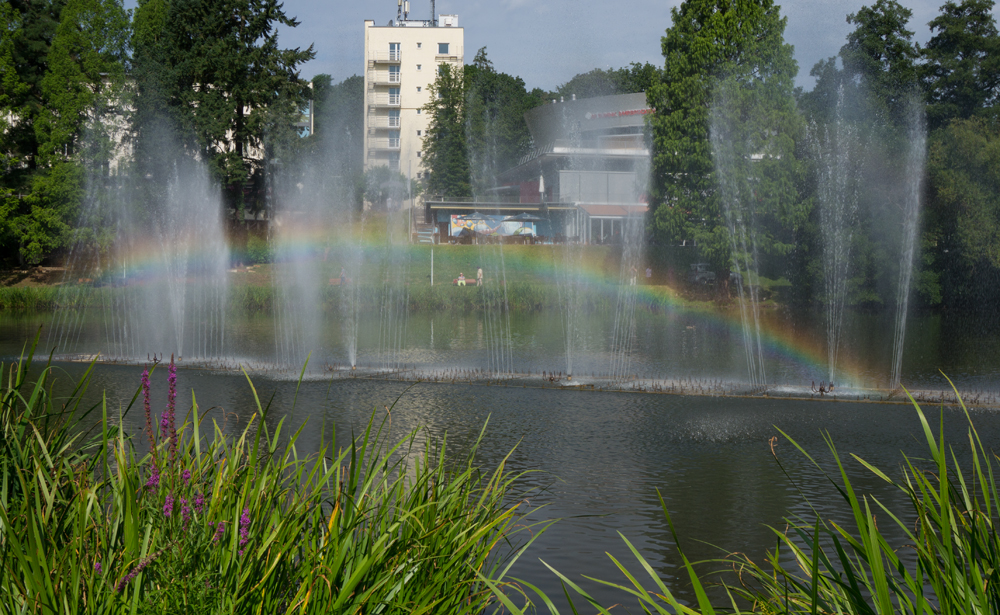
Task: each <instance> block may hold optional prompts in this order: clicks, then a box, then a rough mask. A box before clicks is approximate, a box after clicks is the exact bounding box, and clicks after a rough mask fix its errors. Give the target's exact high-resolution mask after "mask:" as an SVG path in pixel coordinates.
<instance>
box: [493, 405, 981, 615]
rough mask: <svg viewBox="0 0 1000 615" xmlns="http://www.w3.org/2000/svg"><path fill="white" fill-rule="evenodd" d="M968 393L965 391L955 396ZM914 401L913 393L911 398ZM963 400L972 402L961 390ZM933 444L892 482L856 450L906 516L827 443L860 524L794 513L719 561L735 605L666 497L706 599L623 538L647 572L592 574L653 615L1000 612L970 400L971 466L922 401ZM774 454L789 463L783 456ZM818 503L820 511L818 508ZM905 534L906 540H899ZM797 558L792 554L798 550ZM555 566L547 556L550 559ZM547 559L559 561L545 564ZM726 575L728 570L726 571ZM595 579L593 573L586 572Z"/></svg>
mask: <svg viewBox="0 0 1000 615" xmlns="http://www.w3.org/2000/svg"><path fill="white" fill-rule="evenodd" d="M957 395H958V392H957V391H956V396H957ZM911 399H912V398H911ZM959 399H961V398H960V397H959ZM913 405H914V408H915V409H916V412H917V415H918V417H919V419H920V422H921V425H922V428H923V435H924V436H925V438H926V441H927V448H928V451H929V453H930V454H929V457H928V459H926V460H924V459H911V458H908V457H905V456H904V459H903V472H902V478H901V479H899V480H896V479H893V478H891V477H890V476H889V474H887V473H886V472H884V471H883V470H880V469H878V468H876V467H874V466H873V465H871V464H869V463H868V462H866V461H864V460H863V459H861V458H860V457H858V456H857V455H851V457H852V458H853V459H854V460H855V461H857V462H858V463H860V464H862V465H863V466H864V467H865V468H867V469H868V470H869V471H870V472H872V474H874V475H875V476H876V477H878V478H879V479H881V480H883V481H885V482H886V483H888V484H889V485H891V486H892V487H894V488H896V489H898V490H899V491H900V492H901V493H902V494H903V495H904V496H905V500H906V501H908V502H909V503H910V506H911V508H910V510H909V511H907V514H902V513H901V511H899V510H892V509H891V508H889V507H888V506H887V505H886V504H884V503H883V502H881V501H879V500H877V499H875V498H873V497H871V496H866V495H864V494H862V493H859V492H858V491H857V490H856V488H855V487H854V486H853V485H852V483H851V480H850V479H849V477H848V473H847V471H846V469H845V467H844V464H843V462H842V460H841V457H840V455H839V454H838V452H837V449H836V446H835V445H834V443H833V442H832V441H831V440H830V439H829V438H828V437H827V438H826V441H827V445H828V447H829V450H830V452H831V453H832V454H833V458H834V460H835V462H836V467H837V469H838V473H837V474H836V475H835V476H829V475H828V474H827V478H828V479H829V480H830V483H831V486H832V487H833V488H834V489H836V491H837V493H838V494H839V495H840V497H841V498H842V500H843V502H844V503H845V504H846V506H847V508H848V509H849V510H850V512H851V515H852V519H853V522H854V526H855V527H854V528H850V527H845V526H844V525H841V524H837V523H835V522H832V521H827V520H824V519H822V518H820V517H819V516H818V515H817V516H816V517H815V518H812V519H808V518H799V517H796V518H789V519H787V523H788V527H787V528H772V529H773V531H774V535H775V538H776V540H777V547H776V548H775V549H774V550H773V551H772V552H770V553H768V554H767V556H766V557H765V558H764V560H763V561H760V562H757V561H754V560H753V559H751V558H750V557H749V556H747V555H745V554H736V555H733V556H731V557H729V558H726V559H722V560H718V561H717V562H716V563H717V564H720V565H721V566H720V568H722V567H724V568H725V569H728V570H729V571H731V572H733V573H735V574H734V575H732V576H730V577H729V578H735V579H737V580H736V582H732V581H729V582H725V583H722V584H721V586H720V587H719V589H720V594H719V595H721V596H724V597H725V601H724V604H718V603H715V601H713V600H711V599H710V596H709V592H708V591H707V587H708V584H707V583H706V582H705V580H704V578H705V577H704V575H700V574H699V573H697V572H696V571H695V568H694V565H693V564H692V562H690V561H689V560H688V559H687V557H686V556H684V554H683V551H681V549H680V542H679V538H678V535H677V532H676V530H675V528H674V526H673V523H672V522H671V520H670V514H669V512H668V511H667V507H666V504H665V503H664V502H663V499H662V497H661V498H660V504H661V505H662V506H663V513H664V515H665V517H666V519H667V522H668V523H669V525H670V529H671V532H672V533H673V538H674V541H675V544H676V545H677V547H678V551H680V554H681V557H682V560H683V563H684V569H685V572H686V573H687V576H688V581H689V582H690V585H691V588H692V589H693V593H694V595H695V596H696V598H697V605H691V604H686V603H684V602H683V601H682V600H680V599H679V598H678V597H677V595H676V594H675V593H674V592H671V590H670V588H669V587H668V586H667V584H666V582H665V580H664V577H663V576H661V575H660V574H659V573H658V572H657V571H656V570H654V568H653V567H652V566H651V565H650V563H649V562H648V561H647V560H646V559H645V558H644V557H643V556H642V554H641V553H640V552H639V550H638V549H636V548H635V546H633V544H632V543H631V542H630V541H629V540H628V539H627V538H625V537H624V536H622V539H623V541H624V542H625V544H626V545H627V546H628V548H629V550H630V551H631V552H632V554H633V555H634V556H635V558H636V562H637V564H638V569H632V570H630V569H629V567H628V566H626V565H625V564H623V563H621V562H619V561H618V560H617V559H615V558H614V557H613V556H611V555H610V554H609V557H611V559H612V561H613V562H614V564H615V565H616V566H617V567H618V569H619V570H621V571H622V573H624V575H625V576H626V577H627V579H628V583H627V584H625V583H614V582H611V581H604V580H599V579H591V580H594V581H597V582H599V583H601V584H604V585H607V586H610V587H613V588H617V589H618V590H620V591H621V592H622V597H623V600H630V601H632V603H637V604H638V605H640V607H641V608H642V609H643V612H645V613H662V614H666V613H686V614H695V613H702V614H711V613H715V612H717V611H718V612H727V613H767V614H779V613H787V614H806V613H808V614H811V615H815V614H817V613H840V614H845V615H854V614H857V615H862V614H865V615H874V614H879V615H892V614H897V613H898V614H901V615H909V614H913V615H918V614H925V613H926V614H928V615H930V614H932V613H934V614H939V613H940V614H944V613H953V614H962V615H968V614H984V615H985V614H987V613H997V612H1000V533H998V531H997V522H998V517H1000V494H998V490H997V485H996V476H995V470H996V468H997V462H998V461H1000V457H998V456H997V455H996V454H994V453H992V452H989V451H987V449H986V448H985V447H984V446H983V443H982V441H981V440H980V437H979V434H978V433H977V432H976V429H975V426H974V425H973V423H972V420H971V418H970V417H969V413H968V410H967V409H966V408H965V405H964V403H962V409H963V411H964V412H965V416H966V419H967V420H968V423H969V429H968V446H969V451H968V453H969V456H970V459H971V468H969V467H964V468H963V467H961V466H960V464H959V461H958V455H957V454H956V453H955V451H954V449H953V448H952V447H951V446H949V445H948V444H947V443H946V442H945V437H944V418H943V417H944V415H943V414H942V419H941V424H940V427H939V430H938V435H935V433H934V430H933V429H932V428H931V424H930V423H929V422H928V420H927V418H926V416H925V415H924V412H923V410H922V409H921V408H920V406H919V404H917V403H916V402H913ZM782 435H784V436H785V438H786V439H787V440H788V441H789V442H790V443H791V444H792V445H793V446H795V448H796V449H797V450H798V451H799V452H801V454H803V455H804V456H805V457H806V458H807V459H808V460H809V461H810V462H812V463H813V464H814V465H815V466H816V467H817V469H819V470H820V471H821V472H823V473H824V474H826V471H825V470H824V469H823V468H822V467H821V465H820V464H819V463H818V462H817V461H816V459H814V458H813V457H812V456H811V455H810V454H809V453H808V452H807V451H806V450H805V449H803V448H802V446H800V445H799V444H798V443H796V442H795V441H794V440H793V439H792V438H791V437H789V436H787V435H786V434H784V433H782ZM775 459H776V460H777V461H778V463H779V464H780V463H781V461H780V459H779V458H778V456H777V455H775ZM814 510H815V509H814ZM897 536H898V537H902V538H895V537H897ZM789 556H790V557H789ZM543 563H544V562H543ZM546 566H548V564H546ZM549 568H550V569H551V570H552V571H553V572H554V573H555V574H556V575H557V576H558V577H559V579H560V581H561V582H562V584H563V587H564V590H565V592H566V594H565V595H566V599H567V601H568V603H569V604H570V608H571V609H572V610H573V612H574V613H576V612H577V607H576V605H575V604H574V597H575V598H576V601H577V602H584V603H586V604H587V605H588V607H590V608H592V609H596V610H597V611H598V612H600V613H605V614H607V613H610V611H609V610H608V609H607V608H606V607H604V606H602V605H600V604H598V603H597V601H596V600H594V599H593V598H592V597H591V596H590V595H589V594H588V593H587V592H586V591H585V590H584V589H582V588H581V587H580V586H579V585H578V584H577V583H574V582H573V581H572V580H571V579H570V578H568V577H566V576H565V575H563V574H561V573H560V572H558V571H556V570H555V569H554V568H552V567H551V566H549ZM720 572H721V571H720ZM587 578H588V579H589V578H590V577H587ZM484 583H487V584H490V585H491V586H492V587H493V589H494V591H495V592H496V594H497V597H498V598H499V599H500V600H501V601H502V602H503V603H504V605H505V606H506V607H507V608H508V609H509V610H510V612H511V613H514V614H515V615H519V614H521V613H524V612H526V611H525V610H524V609H520V608H518V607H517V606H516V605H515V604H514V602H513V601H512V600H511V597H510V595H507V594H510V586H508V587H500V586H497V585H495V584H492V583H491V582H489V581H487V580H484ZM518 583H520V584H521V585H522V586H523V588H525V589H521V590H519V592H518V593H521V592H524V593H527V592H532V593H533V596H532V597H533V598H534V600H535V601H536V602H540V603H542V604H544V605H545V607H546V608H547V609H548V611H549V612H550V613H553V614H555V613H559V610H558V608H557V607H556V606H555V604H554V603H553V602H552V600H551V598H550V597H548V596H546V595H545V594H544V593H543V592H542V591H541V590H539V589H538V588H537V587H536V586H534V585H532V584H530V583H528V582H526V581H523V580H518Z"/></svg>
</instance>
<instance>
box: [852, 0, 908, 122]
mask: <svg viewBox="0 0 1000 615" xmlns="http://www.w3.org/2000/svg"><path fill="white" fill-rule="evenodd" d="M912 15H913V12H912V11H911V10H910V9H908V8H906V7H904V6H902V5H901V4H899V3H898V2H896V0H876V1H875V3H874V4H873V5H872V6H870V7H867V6H864V7H861V9H860V10H859V11H858V12H857V13H854V14H851V15H848V16H847V22H848V23H850V24H854V26H855V29H854V30H853V31H852V32H851V33H850V34H849V35H848V36H847V43H846V44H845V45H844V46H843V47H841V48H840V59H841V61H842V62H843V65H844V73H845V75H846V77H847V78H848V79H850V80H853V81H861V82H862V83H863V84H864V86H865V88H866V89H867V93H868V95H869V97H870V98H869V99H870V101H871V103H872V104H874V105H875V110H876V112H879V113H885V114H887V115H888V118H890V119H891V120H894V121H898V122H905V121H906V119H907V117H908V115H909V114H908V107H909V105H910V103H911V102H912V100H913V97H914V95H915V93H916V84H917V65H916V61H917V58H918V55H919V53H918V49H917V46H916V44H915V43H914V42H913V32H911V31H910V30H907V29H906V26H907V24H908V23H909V21H910V17H912Z"/></svg>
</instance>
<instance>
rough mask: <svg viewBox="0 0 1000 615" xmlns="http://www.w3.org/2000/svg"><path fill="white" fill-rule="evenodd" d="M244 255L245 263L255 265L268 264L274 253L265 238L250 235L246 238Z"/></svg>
mask: <svg viewBox="0 0 1000 615" xmlns="http://www.w3.org/2000/svg"><path fill="white" fill-rule="evenodd" d="M246 255H247V262H248V263H253V264H255V265H259V264H262V263H270V262H271V261H272V260H273V259H274V252H273V250H272V249H271V244H270V243H269V242H268V241H267V237H261V236H259V235H250V237H248V238H247V247H246Z"/></svg>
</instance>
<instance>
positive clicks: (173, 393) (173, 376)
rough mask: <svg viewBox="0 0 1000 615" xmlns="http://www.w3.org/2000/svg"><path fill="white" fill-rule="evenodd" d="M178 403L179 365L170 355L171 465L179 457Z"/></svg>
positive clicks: (168, 411)
mask: <svg viewBox="0 0 1000 615" xmlns="http://www.w3.org/2000/svg"><path fill="white" fill-rule="evenodd" d="M176 404H177V366H176V365H174V355H170V367H168V368H167V417H168V418H169V420H170V424H169V426H168V429H169V430H170V431H169V432H168V433H169V434H170V467H173V465H174V459H176V457H177V427H176V425H175V423H174V412H175V410H176Z"/></svg>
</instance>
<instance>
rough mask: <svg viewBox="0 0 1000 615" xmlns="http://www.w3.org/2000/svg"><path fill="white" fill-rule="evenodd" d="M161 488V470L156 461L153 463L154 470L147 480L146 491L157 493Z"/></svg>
mask: <svg viewBox="0 0 1000 615" xmlns="http://www.w3.org/2000/svg"><path fill="white" fill-rule="evenodd" d="M159 486H160V468H158V467H156V461H155V460H154V461H153V469H152V471H151V472H150V473H149V479H148V480H146V489H149V490H150V491H156V488H157V487H159Z"/></svg>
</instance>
